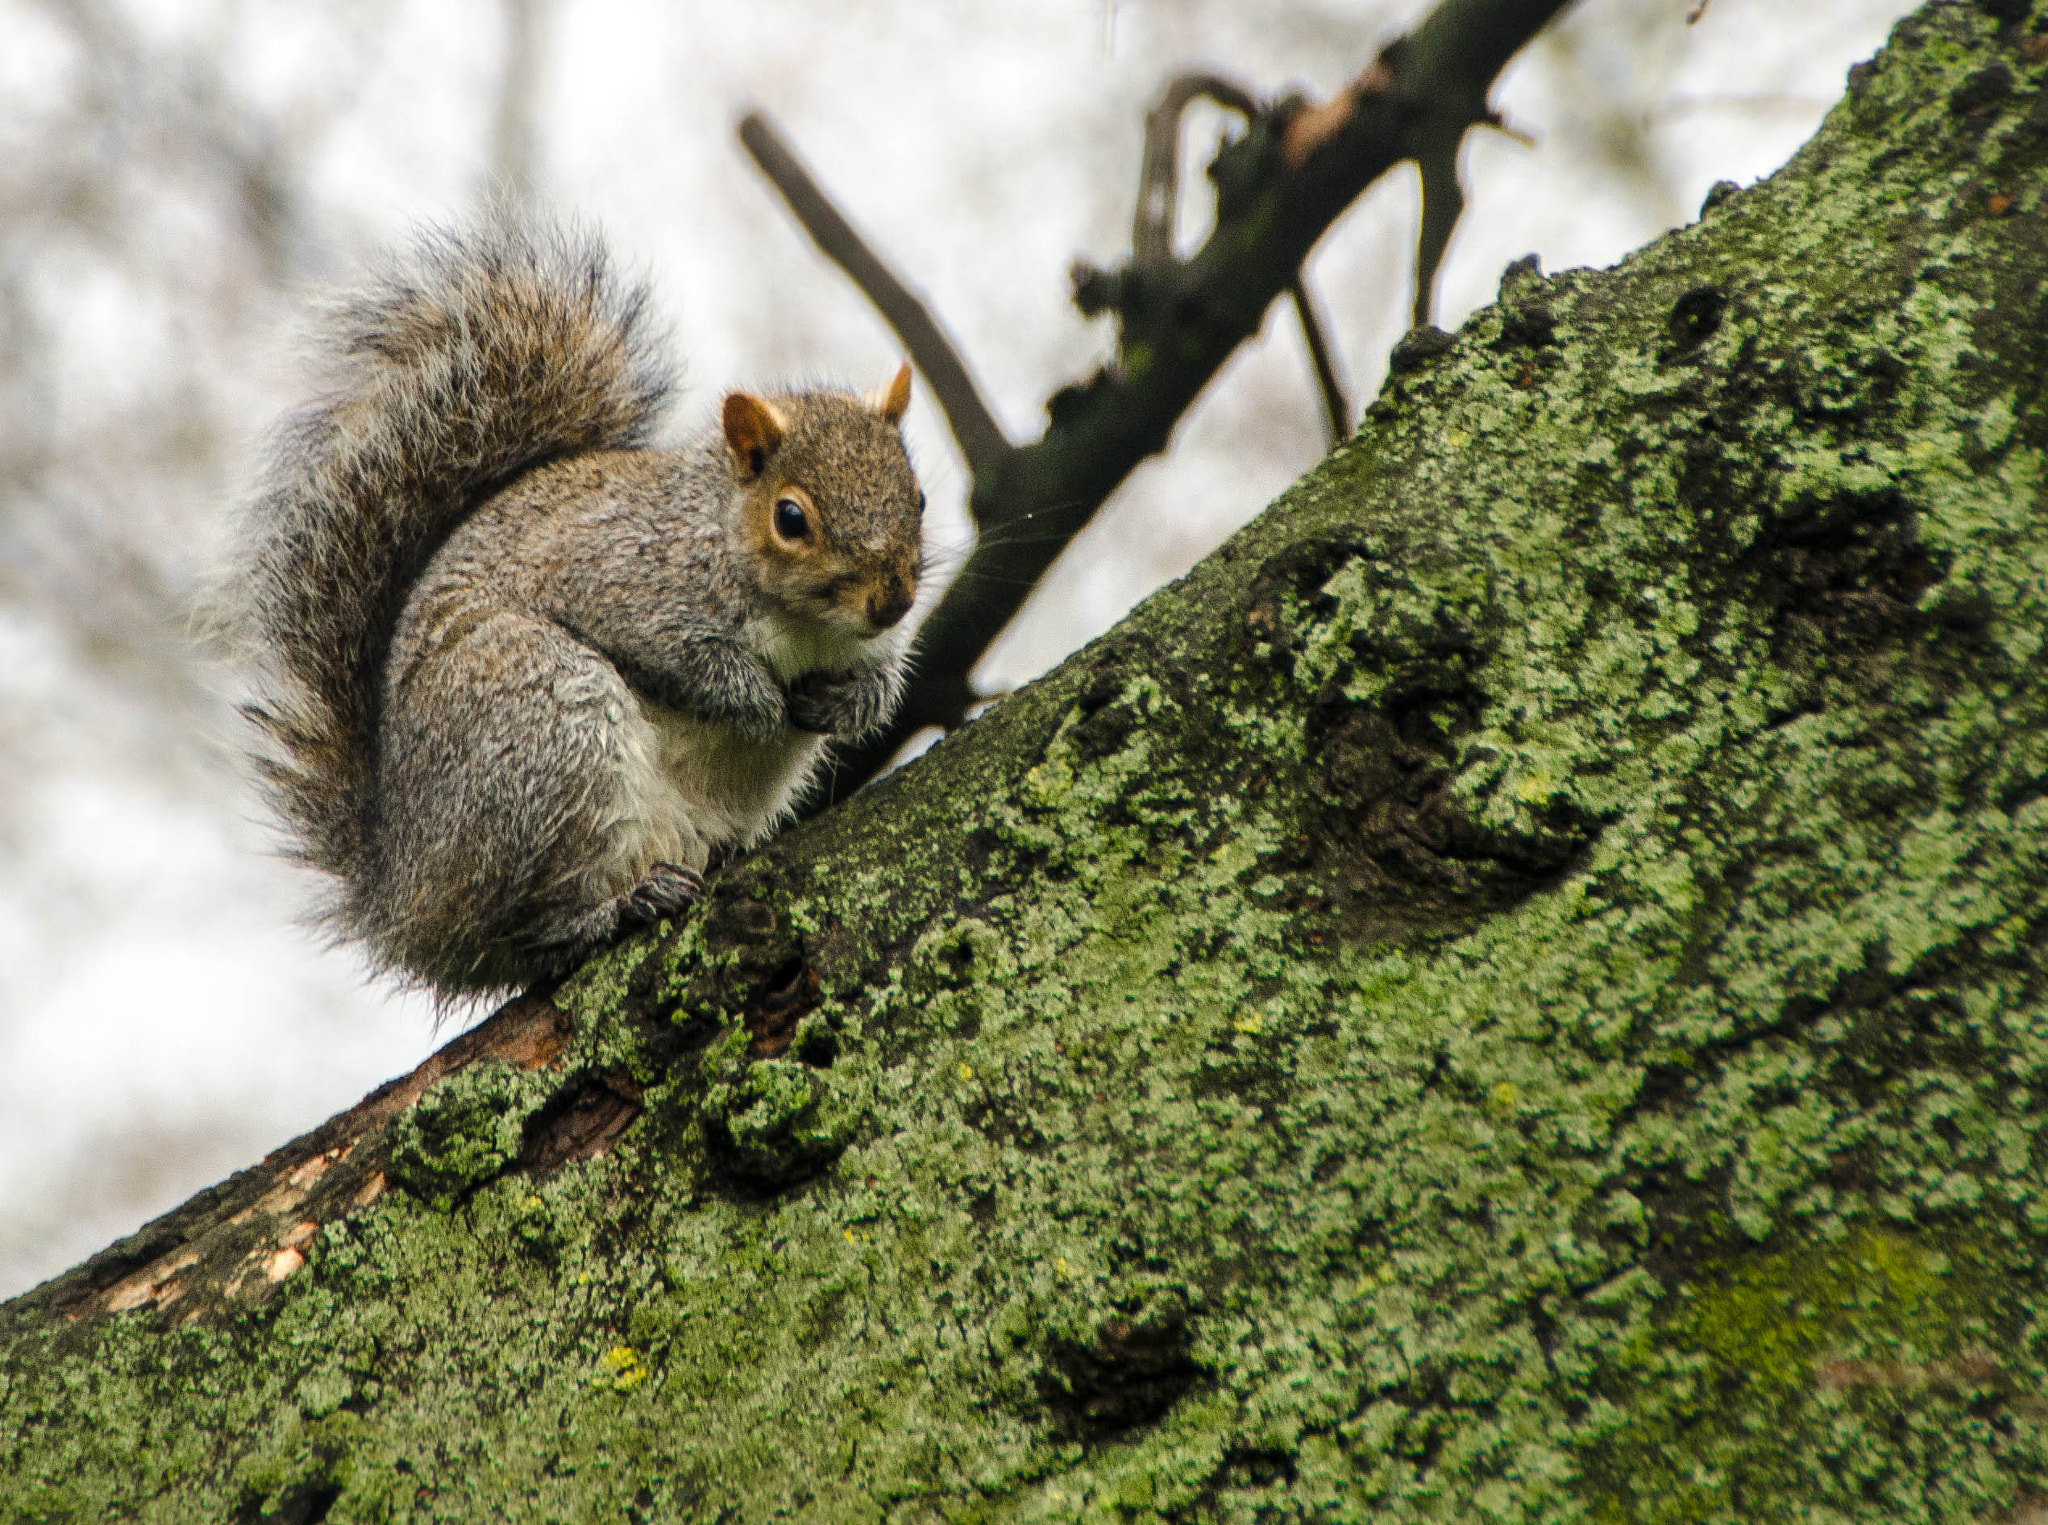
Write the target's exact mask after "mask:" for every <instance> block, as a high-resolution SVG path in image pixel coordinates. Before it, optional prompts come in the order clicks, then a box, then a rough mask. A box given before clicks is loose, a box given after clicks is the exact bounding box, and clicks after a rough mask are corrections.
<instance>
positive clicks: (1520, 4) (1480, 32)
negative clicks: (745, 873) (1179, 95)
mask: <svg viewBox="0 0 2048 1525" xmlns="http://www.w3.org/2000/svg"><path fill="white" fill-rule="evenodd" d="M1568 3H1569V0H1442V3H1441V4H1439V5H1438V6H1437V8H1436V9H1435V10H1434V11H1433V12H1431V13H1430V15H1429V17H1428V18H1427V19H1426V20H1424V21H1423V23H1422V24H1421V25H1420V26H1419V27H1417V28H1416V29H1415V30H1414V31H1413V32H1411V33H1409V34H1408V35H1407V36H1405V37H1402V38H1400V39H1398V40H1396V41H1395V42H1394V43H1392V44H1391V45H1389V46H1388V47H1387V48H1386V49H1384V50H1383V51H1382V52H1381V54H1380V56H1379V57H1378V58H1377V59H1376V60H1374V62H1373V63H1372V64H1371V65H1370V67H1368V68H1367V69H1366V70H1365V71H1364V72H1363V73H1362V74H1360V75H1359V76H1358V77H1357V78H1356V79H1355V80H1353V81H1352V83H1351V84H1350V85H1348V86H1346V87H1345V88H1344V89H1343V90H1341V91H1340V92H1338V94H1337V95H1336V96H1334V97H1333V98H1332V99H1331V100H1329V101H1326V102H1320V103H1309V102H1306V101H1303V100H1301V99H1300V98H1298V97H1296V98H1290V99H1287V100H1283V101H1280V102H1278V103H1276V104H1274V105H1271V106H1267V107H1260V108H1258V109H1257V110H1256V111H1255V112H1254V114H1253V116H1252V119H1251V123H1250V126H1249V129H1248V130H1247V131H1246V133H1245V135H1244V136H1243V137H1242V138H1239V139H1236V140H1234V141H1233V142H1231V143H1228V144H1226V145H1224V147H1223V149H1222V150H1221V151H1220V152H1219V153H1218V154H1217V156H1216V159H1215V161H1214V163H1212V164H1211V165H1210V168H1209V175H1210V178H1211V179H1212V180H1214V181H1215V183H1216V190H1217V205H1216V214H1217V215H1216V225H1215V227H1214V229H1212V231H1211V232H1210V235H1209V238H1208V240H1207V242H1205V243H1204V244H1203V246H1202V247H1201V249H1200V250H1198V251H1197V252H1196V253H1195V254H1194V255H1193V256H1192V257H1191V258H1189V259H1186V260H1178V259H1172V258H1170V257H1169V258H1167V259H1165V260H1163V261H1161V260H1157V259H1155V260H1153V261H1152V262H1151V263H1147V262H1146V261H1144V260H1141V259H1134V260H1133V261H1132V262H1131V263H1129V264H1126V265H1124V266H1122V267H1121V268H1119V269H1116V270H1107V271H1105V270H1096V269H1093V268H1090V267H1087V266H1081V267H1077V269H1076V271H1075V301H1076V303H1077V304H1078V305H1079V306H1080V307H1081V309H1082V311H1083V312H1087V313H1094V312H1102V311H1113V312H1114V313H1115V314H1116V316H1117V319H1118V326H1119V335H1118V344H1117V359H1116V360H1115V361H1114V362H1112V363H1111V364H1108V365H1105V366H1104V367H1102V368H1101V369H1100V370H1098V371H1097V372H1096V373H1095V374H1094V375H1093V376H1091V377H1089V378H1088V379H1086V380H1085V381H1082V382H1079V383H1077V384H1074V385H1070V386H1067V387H1064V388H1062V389H1061V390H1060V391H1058V392H1056V393H1055V394H1054V395H1053V396H1052V398H1051V399H1050V400H1049V401H1048V403H1047V405H1046V412H1047V414H1048V417H1049V422H1048V425H1047V427H1046V430H1045V432H1044V434H1042V435H1041V436H1040V437H1039V438H1038V439H1037V440H1036V441H1034V442H1033V443H1031V444H1028V445H1023V446H1019V447H1016V448H1014V449H1009V450H1005V451H1002V452H1000V453H998V455H997V456H996V457H995V459H994V460H993V462H992V464H991V465H990V466H989V468H988V469H985V470H984V469H982V468H981V467H980V466H977V467H976V470H975V477H974V488H973V498H972V502H971V505H970V510H971V513H972V515H973V518H974V521H975V524H976V526H977V528H978V530H979V539H978V541H977V543H976V545H975V548H974V551H973V554H972V555H970V556H969V557H968V559H967V562H966V564H965V565H964V566H963V567H962V568H961V571H960V575H959V576H958V577H957V578H955V580H954V582H953V584H952V586H951V587H949V588H948V589H947V590H946V594H945V596H944V597H943V598H941V599H940V601H939V603H938V606H937V607H936V608H935V609H934V610H933V611H932V613H931V615H930V617H929V618H928V619H927V620H926V621H925V623H924V626H923V628H922V630H921V631H920V633H919V638H918V646H919V651H920V653H921V659H920V664H919V668H918V673H917V676H916V678H915V680H914V681H913V682H912V685H911V689H910V693H909V695H908V697H907V699H906V700H905V703H904V705H903V708H902V711H901V712H900V713H899V714H898V715H897V717H896V719H895V720H894V721H893V722H892V723H891V725H890V726H889V728H888V730H887V731H886V732H884V733H883V734H882V735H881V736H880V737H878V738H877V739H876V740H874V741H872V742H870V743H868V744H866V745H864V746H861V747H858V748H853V749H849V750H847V751H845V752H843V753H841V754H840V755H839V758H838V762H839V767H838V770H837V772H836V773H835V774H834V776H833V778H832V781H831V787H830V791H829V793H828V795H827V796H825V797H824V798H822V799H820V800H818V801H816V802H814V805H813V808H814V809H818V808H823V806H824V805H825V804H828V803H830V801H831V800H832V799H836V798H840V797H843V796H844V795H847V794H850V793H851V792H852V791H853V790H855V789H857V788H859V787H860V785H861V784H862V783H864V782H865V781H866V780H867V779H869V778H871V777H872V776H873V775H874V774H875V773H876V772H877V771H878V770H879V769H880V768H882V767H883V766H884V765H885V764H886V763H887V762H888V760H889V759H890V758H891V757H892V756H894V755H895V753H896V751H897V750H898V749H899V748H900V747H901V746H902V745H903V743H904V742H905V741H906V740H907V739H908V738H910V737H911V736H912V735H914V734H916V732H918V731H919V730H921V729H922V728H924V727H925V726H933V725H935V726H940V727H945V728H950V727H952V726H955V725H958V724H959V723H960V721H961V720H962V719H963V718H964V717H965V715H966V714H967V711H968V710H969V708H970V707H971V706H972V705H973V704H974V703H975V699H976V696H975V693H974V689H973V685H972V684H971V683H970V681H969V676H968V675H969V674H970V673H971V672H972V670H973V668H974V666H975V664H976V663H978V662H979V661H980V660H981V657H982V654H983V653H984V652H985V651H986V650H987V649H988V647H989V645H990V643H991V642H993V641H994V639H995V638H996V636H997V635H998V634H1000V633H1001V631H1002V629H1003V627H1004V626H1005V625H1007V624H1008V623H1009V622H1010V620H1011V619H1012V617H1014V616H1015V614H1016V613H1017V611H1018V609H1019V608H1020V607H1022V605H1023V603H1024V600H1025V599H1026V598H1027V597H1028V596H1029V595H1030V592H1031V590H1032V589H1033V588H1034V587H1035V586H1036V585H1037V583H1038V579H1039V577H1040V576H1041V575H1042V574H1043V573H1044V571H1045V569H1046V568H1047V567H1048V566H1050V565H1051V564H1052V562H1053V561H1054V559H1055V558H1057V557H1058V556H1059V554H1060V553H1061V552H1062V551H1063V550H1065V549H1066V547H1067V544H1068V543H1069V542H1070V541H1071V540H1072V539H1073V537H1074V536H1075V535H1076V534H1078V533H1079V532H1080V530H1081V529H1082V528H1083V527H1084V526H1085V525H1086V524H1087V523H1088V521H1089V520H1090V519H1091V518H1093V517H1094V515H1095V511H1096V509H1097V508H1099V507H1100V506H1101V504H1102V503H1103V501H1104V500H1105V499H1107V498H1108V496H1109V495H1110V494H1111V493H1112V492H1114V491H1115V490H1116V488H1117V487H1118V486H1119V485H1120V484H1121V483H1122V482H1123V480H1124V478H1125V477H1127V476H1128V475H1129V474H1130V473H1131V471H1132V470H1134V469H1135V468H1136V467H1137V466H1138V464H1139V463H1140V462H1142V461H1143V460H1145V459H1146V457H1148V456H1151V455H1154V454H1157V453H1158V452H1159V451H1161V450H1163V449H1164V448H1165V447H1166V442H1167V439H1168V437H1169V436H1170V435H1171V433H1172V431H1173V427H1174V425H1175V423H1177V422H1178V421H1179V419H1180V416H1181V415H1182V414H1183V413H1184V412H1186V411H1187V409H1188V407H1189V405H1190V404H1192V403H1193V402H1194V400H1195V398H1196V397H1197V396H1198V395H1199V394H1200V393H1201V391H1202V388H1203V387H1205V386H1206V385H1208V382H1209V379H1210V378H1211V377H1212V376H1214V375H1215V374H1216V372H1217V370H1218V369H1220V368H1221V367H1222V365H1223V363H1224V362H1225V361H1226V360H1227V359H1229V358H1230V355H1231V354H1232V352H1233V351H1235V350H1236V348H1237V347H1238V345H1240V344H1242V343H1243V342H1244V341H1245V340H1246V339H1248V338H1250V337H1251V336H1252V335H1254V334H1256V333H1257V332H1258V330H1259V326H1260V323H1261V322H1262V321H1263V319H1264V317H1265V313H1266V309H1267V308H1268V307H1269V306H1270V305H1271V304H1272V302H1273V301H1274V300H1275V299H1276V298H1277V297H1279V296H1280V295H1282V294H1283V293H1286V292H1287V291H1289V290H1290V288H1291V287H1292V285H1293V283H1294V281H1295V278H1296V275H1297V273H1298V272H1299V270H1300V269H1301V266H1302V262H1303V261H1304V260H1305V259H1306V258H1307V257H1308V254H1309V251H1310V250H1311V249H1313V248H1314V247H1315V245H1316V242H1317V241H1318V240H1319V239H1320V238H1321V237H1322V236H1323V234H1324V233H1325V232H1326V231H1328V229H1329V227H1330V225H1331V224H1332V223H1334V222H1335V221H1336V220H1337V218H1338V217H1339V216H1341V215H1342V214H1343V212H1344V210H1345V209H1346V208H1347V207H1349V206H1350V205H1351V203H1352V202H1353V201H1354V200H1356V199H1357V198H1358V196H1359V195H1360V194H1362V193H1363V192H1364V191H1365V189H1366V187H1368V186H1369V185H1371V184H1372V183H1373V182H1374V181H1375V180H1377V179H1378V178H1379V177H1380V176H1381V175H1382V174H1384V173H1386V171H1387V170H1389V169H1391V168H1392V167H1393V166H1394V165H1396V164H1400V163H1402V162H1404V161H1406V160H1410V159H1423V157H1424V156H1425V155H1429V156H1432V157H1433V158H1434V159H1435V160H1436V162H1438V163H1441V162H1442V160H1441V155H1442V154H1443V152H1444V147H1443V145H1445V144H1446V143H1448V144H1450V145H1451V146H1452V148H1451V151H1452V152H1455V145H1456V144H1457V142H1458V141H1459V139H1460V138H1461V137H1462V135H1463V133H1464V132H1465V130H1466V129H1467V128H1470V127H1473V126H1477V125H1481V124H1491V123H1493V122H1494V121H1495V117H1494V114H1493V112H1492V110H1491V109H1490V108H1489V107H1488V105H1487V100H1486V98H1487V94H1488V92H1489V91H1490V90H1491V89H1492V86H1493V81H1494V78H1495V76H1497V75H1498V74H1499V73H1500V71H1501V69H1502V68H1503V67H1505V65H1506V64H1507V61H1508V60H1509V59H1510V58H1511V57H1513V56H1514V54H1515V53H1516V52H1517V51H1518V50H1520V48H1521V47H1522V46H1523V45H1524V44H1525V43H1527V42H1528V41H1529V40H1530V39H1531V38H1532V37H1534V36H1535V35H1536V33H1537V32H1539V31H1540V30H1542V28H1543V27H1544V26H1545V25H1546V24H1547V23H1548V22H1549V21H1550V20H1551V18H1552V17H1554V16H1555V15H1557V13H1558V12H1559V11H1561V10H1563V9H1564V7H1565V6H1566V5H1567V4H1568ZM1190 78H1191V79H1194V80H1202V79H1203V77H1201V76H1190ZM1203 82H1204V83H1207V81H1206V80H1204V81H1203ZM1191 88H1192V87H1191ZM1198 93H1206V92H1198ZM1169 100H1170V93H1169ZM1167 104H1168V101H1166V100H1163V101H1162V103H1161V108H1163V107H1165V106H1166V105H1167ZM1183 104H1184V103H1183ZM1226 104H1227V102H1226ZM1161 108H1155V112H1156V111H1157V110H1159V109H1161ZM741 137H742V141H744V142H746V144H747V146H748V149H749V151H750V152H752V153H753V154H754V156H755V158H756V159H757V160H759V161H761V162H762V167H763V169H764V170H767V171H768V173H769V176H770V178H771V179H773V180H775V182H776V184H777V186H778V188H782V189H783V191H784V195H785V196H787V197H789V198H790V200H791V205H792V207H793V208H795V209H796V210H797V215H798V217H799V220H801V221H802V222H803V223H804V225H805V227H806V228H807V229H810V230H811V232H812V236H813V237H814V238H817V239H818V241H819V244H820V246H821V247H823V248H825V250H826V252H827V253H828V254H831V255H832V256H833V258H834V259H836V260H838V262H839V263H840V264H841V266H842V267H843V268H846V269H847V270H848V273H849V274H851V275H853V277H854V280H855V282H856V284H858V285H860V286H861V288H862V290H864V291H867V292H869V295H870V296H871V298H873V299H874V300H875V301H876V305H877V306H878V307H880V308H881V309H882V311H883V314H884V316H885V317H888V318H889V319H890V322H891V323H892V324H893V325H894V326H895V327H896V328H897V331H898V332H899V333H904V332H905V325H904V324H903V323H901V322H898V320H897V318H896V317H895V315H894V314H893V313H892V310H891V307H890V305H888V304H887V303H885V302H884V301H883V300H882V299H881V298H880V297H878V296H876V292H877V291H878V290H882V291H888V290H890V289H891V288H893V289H894V291H895V292H897V293H901V288H900V286H896V285H895V282H894V278H893V277H890V276H888V274H887V272H886V271H884V270H882V269H881V267H880V262H879V261H877V260H875V259H874V257H873V256H872V255H869V254H868V253H867V251H866V250H865V248H864V247H862V246H861V245H860V244H859V240H858V239H857V238H855V237H854V236H853V235H852V233H851V230H850V229H847V228H846V225H845V222H844V219H843V218H840V216H839V214H838V213H837V212H836V211H834V210H833V209H832V208H831V206H830V203H829V202H827V201H825V199H824V197H823V195H822V193H820V192H818V191H817V188H816V187H815V185H813V184H812V183H811V181H810V180H809V178H808V177H807V176H804V175H803V174H802V172H801V170H800V169H795V160H794V158H793V157H792V156H790V155H789V154H788V152H787V150H785V149H782V147H781V145H780V144H779V143H778V142H776V141H775V140H774V139H773V137H772V135H769V134H768V133H767V132H766V129H765V124H762V123H761V119H760V118H759V117H758V116H754V117H749V118H748V119H747V121H746V122H745V123H743V124H742V126H741ZM771 153H773V154H775V155H779V159H778V160H777V161H776V164H775V167H771V164H770V158H769V155H770V154H771ZM1425 162H1428V161H1425ZM793 169H794V174H792V173H791V171H792V170H793ZM1454 181H1455V177H1454ZM1152 183H1153V182H1152V181H1151V180H1150V179H1148V181H1147V186H1148V188H1149V186H1150V185H1151V184H1152ZM791 185H794V186H796V187H798V188H799V190H800V193H801V194H802V196H803V197H804V198H805V200H804V202H803V204H801V205H800V204H799V201H798V199H797V196H796V195H795V194H792V191H791V190H790V189H789V186H791ZM1436 207H1437V215H1438V216H1439V217H1441V216H1442V214H1443V213H1444V212H1445V211H1446V210H1449V209H1450V208H1449V203H1448V202H1447V200H1446V199H1445V198H1444V197H1442V196H1439V197H1438V198H1437V199H1436ZM1160 210H1161V209H1160V208H1159V207H1157V206H1148V205H1146V204H1144V201H1143V198H1142V197H1141V205H1140V209H1139V217H1138V221H1137V224H1136V227H1137V228H1139V229H1144V230H1146V234H1145V236H1146V238H1147V239H1148V240H1152V241H1155V242H1156V232H1154V231H1152V230H1154V229H1156V228H1157V227H1158V226H1160V225H1161V224H1160V221H1159V217H1160ZM1169 226H1170V225H1169ZM1436 226H1437V225H1436V224H1432V228H1435V227H1436ZM821 228H832V229H839V230H843V231H841V232H837V233H835V234H834V241H832V242H828V241H827V237H826V236H825V234H824V233H821V232H820V229H821ZM1445 237H1446V238H1447V237H1448V234H1445ZM842 251H848V252H845V253H844V257H842ZM862 258H864V259H866V260H867V261H869V262H870V264H871V265H872V267H873V268H872V269H871V270H869V271H867V272H866V273H865V274H863V273H857V272H856V270H855V267H854V265H853V264H851V263H849V261H850V260H857V259H862ZM1432 275H1433V272H1432ZM906 299H907V293H906V294H901V295H899V296H892V297H891V301H893V302H897V303H898V304H899V305H900V303H901V302H902V301H904V300H906ZM909 305H910V306H911V308H912V309H914V311H915V313H916V315H917V316H918V317H919V318H922V319H923V320H924V321H925V322H926V323H927V324H930V319H929V318H928V317H925V315H924V312H923V309H922V307H919V306H917V305H916V303H915V302H914V300H912V301H910V302H909ZM930 327H931V331H932V333H933V334H936V333H937V327H936V325H935V324H930ZM906 342H908V335H907V334H906ZM912 353H913V355H915V354H916V353H917V351H916V348H915V347H914V346H913V349H912ZM945 353H946V354H947V355H948V356H949V357H950V356H951V350H950V349H947V350H946V351H945ZM954 363H955V364H956V365H957V364H958V362H957V360H955V361H954ZM928 374H929V373H928ZM960 374H961V375H963V376H964V375H965V368H964V367H960ZM933 387H934V390H935V391H936V390H938V382H937V380H936V378H934V381H933ZM942 401H943V399H942ZM957 430H958V426H957V425H956V432H957ZM963 448H966V447H965V442H964V440H963ZM970 459H972V452H970ZM1026 528H1028V529H1029V531H1030V533H1028V534H1025V533H1020V531H1022V530H1024V529H1026Z"/></svg>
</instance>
